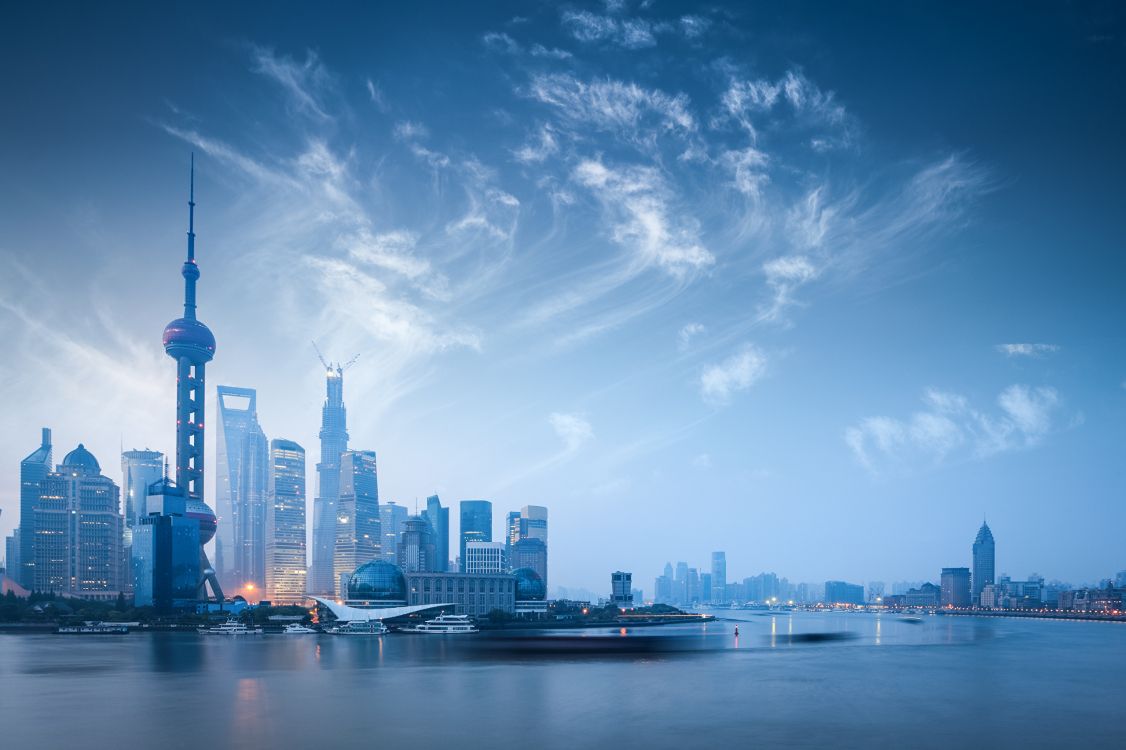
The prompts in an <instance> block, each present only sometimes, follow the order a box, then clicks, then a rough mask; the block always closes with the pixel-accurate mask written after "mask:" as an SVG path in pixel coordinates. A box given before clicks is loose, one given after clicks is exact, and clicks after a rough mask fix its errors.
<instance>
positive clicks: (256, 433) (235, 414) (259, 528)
mask: <svg viewBox="0 0 1126 750" xmlns="http://www.w3.org/2000/svg"><path fill="white" fill-rule="evenodd" d="M216 394H217V396H218V399H217V400H218V403H217V406H216V409H217V420H216V421H217V422H218V424H219V435H218V437H217V439H216V447H215V456H216V467H215V503H216V507H217V508H218V512H219V517H220V518H221V519H222V520H223V525H222V527H221V528H220V529H219V533H218V535H217V537H216V539H215V569H216V571H217V572H218V574H219V581H220V582H221V583H222V584H223V587H224V588H226V589H228V590H235V589H240V588H242V587H243V586H246V585H247V584H252V585H254V586H256V587H258V588H260V589H261V588H264V587H265V585H266V512H267V507H268V505H269V500H268V496H269V483H270V458H269V446H268V444H267V442H266V436H265V434H264V433H263V432H262V428H261V427H260V426H259V424H258V394H257V392H256V391H255V390H254V389H253V388H235V387H232V386H226V385H221V386H219V387H218V388H216Z"/></svg>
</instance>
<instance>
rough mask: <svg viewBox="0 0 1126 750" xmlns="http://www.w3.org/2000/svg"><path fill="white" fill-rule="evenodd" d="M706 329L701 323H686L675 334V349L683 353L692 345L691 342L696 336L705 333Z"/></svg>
mask: <svg viewBox="0 0 1126 750" xmlns="http://www.w3.org/2000/svg"><path fill="white" fill-rule="evenodd" d="M707 330H708V329H707V327H706V326H704V325H703V324H702V323H686V324H684V325H683V326H681V328H680V331H678V332H677V334H676V343H677V347H678V348H679V349H680V350H681V351H685V350H687V349H688V347H689V346H691V345H692V340H693V339H695V338H696V337H697V336H701V335H703V334H704V332H705V331H707Z"/></svg>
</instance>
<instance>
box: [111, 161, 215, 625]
mask: <svg viewBox="0 0 1126 750" xmlns="http://www.w3.org/2000/svg"><path fill="white" fill-rule="evenodd" d="M180 272H181V274H182V275H183V277H184V316H183V317H182V318H177V319H176V320H173V321H172V322H171V323H169V324H168V325H167V326H165V327H164V336H163V341H164V352H165V353H166V354H167V355H168V356H169V357H172V359H174V360H176V482H175V484H174V485H173V484H172V483H171V482H170V481H166V480H161V482H159V483H158V484H157V485H154V486H153V487H150V488H149V492H150V494H149V497H148V500H147V507H146V510H147V511H148V516H146V517H145V518H144V519H141V521H140V523H139V524H138V525H137V526H134V527H133V560H132V563H133V588H134V598H135V601H136V602H137V604H138V605H144V604H154V605H156V606H157V607H159V608H173V607H180V606H187V603H188V602H189V601H191V600H193V599H197V598H200V597H205V596H206V593H207V590H206V587H205V583H206V584H210V586H211V590H212V593H214V595H215V598H216V599H219V600H222V599H223V590H222V588H221V587H220V586H219V581H218V579H217V577H216V576H215V571H214V570H213V569H212V568H211V563H210V561H208V559H207V553H206V552H205V551H204V545H205V544H207V542H209V541H210V540H211V538H212V537H213V536H215V530H216V524H217V521H216V518H215V513H214V512H213V511H212V510H211V508H210V507H208V506H207V504H206V503H205V502H204V500H203V446H204V439H203V438H204V433H203V422H204V413H205V408H204V407H205V401H206V394H207V383H206V378H205V371H206V366H207V363H208V362H210V361H211V359H212V358H213V357H214V356H215V336H214V335H213V334H212V333H211V330H210V329H209V328H208V327H207V326H205V325H204V324H203V323H201V322H200V321H198V320H196V314H195V313H196V288H195V287H196V281H197V280H198V279H199V266H198V265H197V264H196V260H195V160H194V158H193V160H192V172H191V183H190V191H189V193H188V257H187V260H185V261H184V265H183V266H182V267H181V271H180ZM193 547H195V548H197V549H196V551H195V552H194V553H193V551H192V548H193ZM193 556H194V558H195V559H194V562H193V561H192V557H193ZM193 579H194V580H193Z"/></svg>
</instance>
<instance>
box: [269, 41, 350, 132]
mask: <svg viewBox="0 0 1126 750" xmlns="http://www.w3.org/2000/svg"><path fill="white" fill-rule="evenodd" d="M253 55H254V61H255V67H254V70H255V72H257V73H261V74H262V75H264V76H267V77H268V78H271V79H273V80H274V81H276V82H277V83H278V84H279V85H281V87H282V88H283V89H285V91H286V93H287V94H288V95H289V98H290V101H291V102H292V104H293V105H294V107H295V108H296V109H297V111H299V112H301V113H303V114H306V115H310V116H312V117H315V118H317V119H319V120H330V119H332V118H331V117H330V115H329V113H328V112H327V111H326V108H325V105H324V103H323V102H322V100H321V98H322V95H323V92H324V91H325V89H326V88H327V87H328V86H329V85H330V84H331V82H332V78H331V76H330V75H329V73H328V70H327V69H326V68H325V67H324V65H322V64H321V61H320V59H319V58H318V57H317V54H316V53H315V52H313V51H312V50H309V51H308V52H306V53H305V61H304V62H298V61H296V60H294V59H293V58H291V57H287V56H284V55H276V54H274V52H273V51H272V50H270V49H267V48H265V47H254V48H253Z"/></svg>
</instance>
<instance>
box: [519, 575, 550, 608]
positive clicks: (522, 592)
mask: <svg viewBox="0 0 1126 750" xmlns="http://www.w3.org/2000/svg"><path fill="white" fill-rule="evenodd" d="M512 575H514V576H516V601H518V602H541V601H543V600H544V599H546V598H547V586H546V585H544V582H543V579H542V578H540V574H539V573H537V572H536V571H534V570H532V569H531V568H518V569H516V570H514V571H512Z"/></svg>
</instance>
